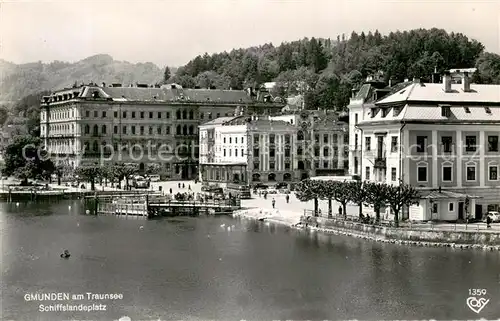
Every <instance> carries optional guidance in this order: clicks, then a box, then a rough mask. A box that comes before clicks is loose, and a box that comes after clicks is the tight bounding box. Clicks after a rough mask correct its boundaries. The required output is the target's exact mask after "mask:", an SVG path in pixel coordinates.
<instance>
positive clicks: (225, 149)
mask: <svg viewBox="0 0 500 321" xmlns="http://www.w3.org/2000/svg"><path fill="white" fill-rule="evenodd" d="M224 157H226V149H225V148H224Z"/></svg>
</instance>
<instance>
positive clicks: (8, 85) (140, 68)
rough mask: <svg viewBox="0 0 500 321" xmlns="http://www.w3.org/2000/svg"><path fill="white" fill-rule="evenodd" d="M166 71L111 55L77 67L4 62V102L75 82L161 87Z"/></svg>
mask: <svg viewBox="0 0 500 321" xmlns="http://www.w3.org/2000/svg"><path fill="white" fill-rule="evenodd" d="M162 80H163V70H161V69H160V68H159V67H158V66H156V65H155V64H153V63H150V62H146V63H137V64H133V63H129V62H126V61H117V60H114V59H113V57H111V56H109V55H95V56H91V57H88V58H85V59H83V60H80V61H78V62H75V63H68V62H62V61H54V62H51V63H47V64H44V63H42V62H35V63H28V64H20V65H16V64H12V63H9V62H6V61H3V60H0V102H1V101H16V100H18V99H21V98H23V97H25V96H27V95H30V94H35V93H37V92H40V91H43V90H54V89H60V88H64V87H70V86H72V85H73V84H74V83H75V82H77V83H81V82H85V83H89V82H91V81H94V82H96V83H101V82H107V83H112V82H114V83H124V84H133V83H136V82H139V83H149V84H153V83H157V82H161V81H162Z"/></svg>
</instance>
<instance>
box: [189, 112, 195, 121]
mask: <svg viewBox="0 0 500 321" xmlns="http://www.w3.org/2000/svg"><path fill="white" fill-rule="evenodd" d="M193 118H194V113H193V111H192V110H191V111H189V119H193Z"/></svg>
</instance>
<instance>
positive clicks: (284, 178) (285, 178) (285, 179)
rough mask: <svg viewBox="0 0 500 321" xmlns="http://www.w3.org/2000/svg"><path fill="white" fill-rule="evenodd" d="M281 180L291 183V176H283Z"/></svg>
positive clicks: (288, 174) (287, 174)
mask: <svg viewBox="0 0 500 321" xmlns="http://www.w3.org/2000/svg"><path fill="white" fill-rule="evenodd" d="M283 180H284V181H291V180H292V175H291V174H290V173H285V174H283Z"/></svg>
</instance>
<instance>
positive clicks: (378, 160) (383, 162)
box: [373, 151, 387, 168]
mask: <svg viewBox="0 0 500 321" xmlns="http://www.w3.org/2000/svg"><path fill="white" fill-rule="evenodd" d="M373 167H375V168H387V158H386V155H385V152H380V151H379V152H378V153H377V155H376V156H375V162H374V163H373Z"/></svg>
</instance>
